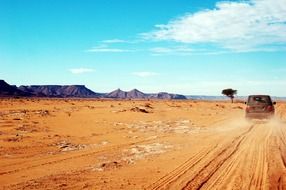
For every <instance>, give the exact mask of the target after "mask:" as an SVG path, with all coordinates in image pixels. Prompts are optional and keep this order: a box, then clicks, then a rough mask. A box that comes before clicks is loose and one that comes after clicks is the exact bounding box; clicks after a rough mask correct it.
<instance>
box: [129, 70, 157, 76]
mask: <svg viewBox="0 0 286 190" xmlns="http://www.w3.org/2000/svg"><path fill="white" fill-rule="evenodd" d="M132 75H135V76H137V77H152V76H157V75H159V73H156V72H148V71H142V72H133V73H132Z"/></svg>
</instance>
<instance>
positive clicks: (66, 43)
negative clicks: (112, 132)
mask: <svg viewBox="0 0 286 190" xmlns="http://www.w3.org/2000/svg"><path fill="white" fill-rule="evenodd" d="M0 67H1V69H0V78H1V79H4V80H6V81H7V82H8V83H10V84H16V85H21V84H24V85H30V84H85V85H86V86H87V87H88V88H90V89H92V90H94V91H96V92H110V91H112V90H114V89H116V88H121V89H123V90H131V89H133V88H138V89H139V90H141V91H143V92H159V91H168V92H173V93H182V94H187V95H189V94H197V95H198V94H200V95H201V94H204V95H220V93H221V90H222V89H224V88H234V89H237V90H238V95H248V94H257V93H260V94H264V93H266V94H271V95H275V96H286V88H285V86H286V75H285V73H286V0H275V1H273V0H250V1H214V0H204V1H201V0H193V1H192V0H180V1H178V0H156V1H154V0H136V1H135V0H84V1H80V0H40V1H39V0H25V1H23V0H1V1H0Z"/></svg>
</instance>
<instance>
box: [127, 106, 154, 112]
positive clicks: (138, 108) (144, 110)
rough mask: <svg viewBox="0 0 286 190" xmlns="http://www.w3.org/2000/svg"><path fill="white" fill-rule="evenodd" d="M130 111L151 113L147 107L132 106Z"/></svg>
mask: <svg viewBox="0 0 286 190" xmlns="http://www.w3.org/2000/svg"><path fill="white" fill-rule="evenodd" d="M130 111H133V112H142V113H150V112H149V111H147V110H146V109H144V108H140V107H134V108H131V109H130Z"/></svg>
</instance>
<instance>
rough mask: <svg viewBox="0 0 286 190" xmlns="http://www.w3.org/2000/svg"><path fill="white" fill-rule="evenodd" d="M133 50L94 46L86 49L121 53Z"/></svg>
mask: <svg viewBox="0 0 286 190" xmlns="http://www.w3.org/2000/svg"><path fill="white" fill-rule="evenodd" d="M131 51H133V50H129V49H120V48H100V47H95V48H91V49H89V50H87V52H98V53H108V52H109V53H123V52H131Z"/></svg>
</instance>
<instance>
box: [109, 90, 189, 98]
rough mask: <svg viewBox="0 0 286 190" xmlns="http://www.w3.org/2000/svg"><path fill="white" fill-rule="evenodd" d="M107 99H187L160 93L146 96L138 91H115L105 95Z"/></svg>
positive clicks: (178, 95) (181, 96)
mask: <svg viewBox="0 0 286 190" xmlns="http://www.w3.org/2000/svg"><path fill="white" fill-rule="evenodd" d="M105 98H114V99H117V98H118V99H187V98H186V97H185V96H184V95H180V94H170V93H167V92H160V93H157V94H146V93H143V92H141V91H139V90H137V89H133V90H131V91H128V92H126V91H122V90H120V89H117V90H114V91H112V92H110V93H108V94H106V95H105Z"/></svg>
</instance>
